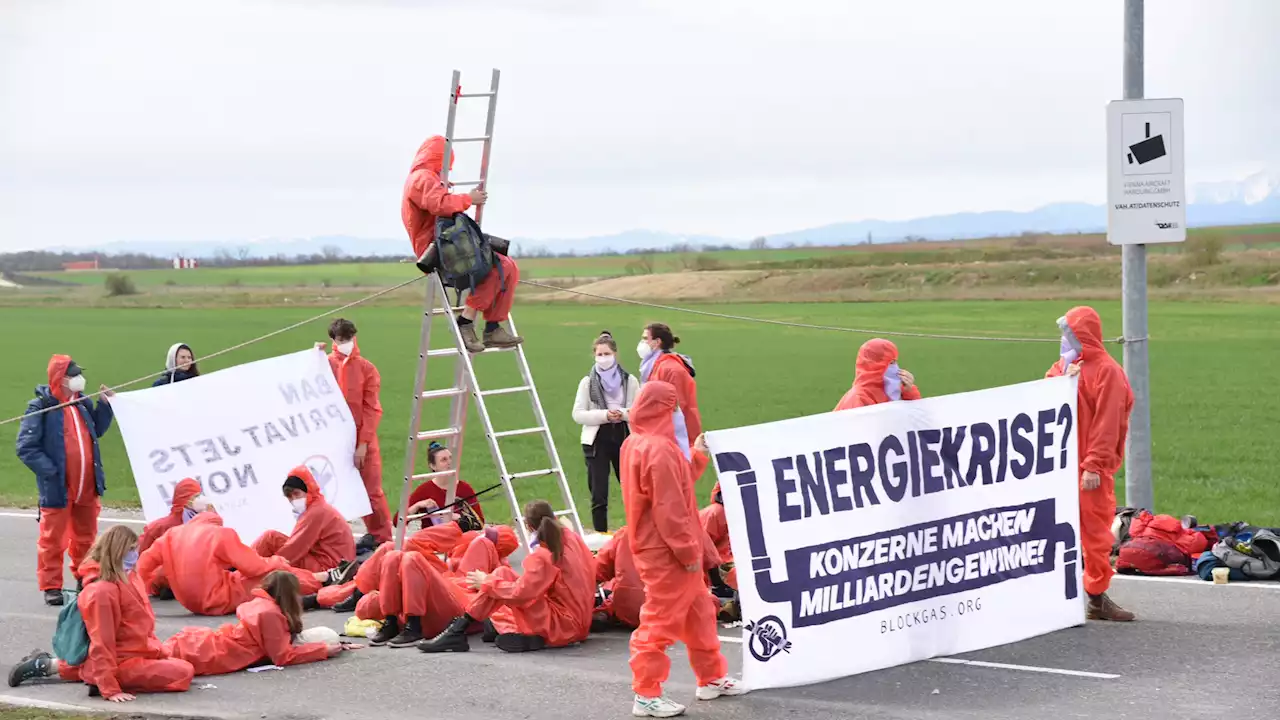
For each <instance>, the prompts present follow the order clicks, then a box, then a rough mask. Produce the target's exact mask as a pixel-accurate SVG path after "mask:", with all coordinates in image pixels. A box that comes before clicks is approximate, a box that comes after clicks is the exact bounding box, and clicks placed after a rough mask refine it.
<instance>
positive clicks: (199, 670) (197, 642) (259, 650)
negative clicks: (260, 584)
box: [164, 589, 329, 675]
mask: <svg viewBox="0 0 1280 720" xmlns="http://www.w3.org/2000/svg"><path fill="white" fill-rule="evenodd" d="M236 619H237V620H238V621H239V622H236V623H227V624H226V625H223V626H222V627H220V628H218V629H216V630H215V629H213V628H208V627H186V628H183V629H182V630H180V631H179V632H178V634H176V635H174V636H173V637H171V638H169V639H168V640H166V641H165V642H164V652H165V654H167V655H168V656H169V657H172V658H177V659H179V660H185V661H187V662H189V663H191V666H192V667H193V668H194V669H195V673H196V675H222V674H225V673H233V672H239V671H241V670H244V669H245V668H247V667H249V666H250V665H253V664H254V663H256V662H258V661H259V660H262V659H264V658H266V659H269V660H270V661H271V662H272V664H275V665H280V666H285V665H301V664H303V663H309V662H317V661H319V660H326V659H328V657H329V647H328V646H327V645H325V644H324V643H322V642H315V643H303V644H302V645H294V644H293V635H292V633H290V632H289V621H288V620H287V619H285V616H284V613H283V612H280V607H279V606H278V605H276V602H275V600H272V599H271V596H270V595H268V594H267V593H266V592H265V591H263V590H260V589H259V590H254V591H253V599H252V600H250V601H249V602H246V603H244V604H243V605H241V606H240V607H238V608H236Z"/></svg>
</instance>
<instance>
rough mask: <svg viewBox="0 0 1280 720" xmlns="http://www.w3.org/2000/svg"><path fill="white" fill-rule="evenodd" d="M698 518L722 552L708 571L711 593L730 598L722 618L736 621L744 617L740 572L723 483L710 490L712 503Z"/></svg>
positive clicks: (723, 620)
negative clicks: (739, 592)
mask: <svg viewBox="0 0 1280 720" xmlns="http://www.w3.org/2000/svg"><path fill="white" fill-rule="evenodd" d="M698 519H699V520H700V521H701V523H702V529H703V530H705V531H706V533H707V537H710V538H711V542H713V543H715V546H716V551H717V552H719V553H720V565H719V566H718V567H714V568H712V569H711V570H709V571H707V575H708V579H709V580H710V581H711V594H712V595H715V596H716V597H718V598H721V599H727V600H728V602H726V603H724V604H723V605H721V606H720V615H719V619H720V620H721V621H722V622H736V621H738V620H741V619H742V613H741V609H740V608H739V607H738V571H737V569H736V568H735V567H734V564H733V548H732V547H731V546H730V545H729V519H728V517H727V516H726V515H725V512H724V493H722V492H721V491H720V483H716V484H715V487H713V488H712V489H711V504H710V505H708V506H706V507H704V508H702V509H701V510H699V511H698Z"/></svg>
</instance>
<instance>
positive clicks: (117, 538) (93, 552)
mask: <svg viewBox="0 0 1280 720" xmlns="http://www.w3.org/2000/svg"><path fill="white" fill-rule="evenodd" d="M137 545H138V533H136V532H134V531H133V530H131V529H130V528H127V527H125V526H124V525H114V526H112V527H110V528H107V531H106V532H104V533H102V534H101V535H99V536H98V539H97V540H94V541H93V547H91V548H89V559H90V560H93V561H94V562H96V563H98V577H99V578H100V579H102V580H106V581H107V582H124V581H125V578H126V577H127V575H128V573H126V572H125V570H124V556H125V555H126V554H128V552H129V551H130V550H132V549H134V548H135V547H137Z"/></svg>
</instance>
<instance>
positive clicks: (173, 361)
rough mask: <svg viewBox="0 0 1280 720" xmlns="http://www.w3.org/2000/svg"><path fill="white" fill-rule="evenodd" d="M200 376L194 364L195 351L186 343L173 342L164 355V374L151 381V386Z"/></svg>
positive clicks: (198, 369) (169, 383)
mask: <svg viewBox="0 0 1280 720" xmlns="http://www.w3.org/2000/svg"><path fill="white" fill-rule="evenodd" d="M199 376H200V368H199V367H198V366H197V365H196V356H195V353H193V352H191V346H190V345H188V344H186V343H174V344H173V345H172V346H170V347H169V352H168V353H167V354H166V355H165V357H164V374H163V375H161V376H160V377H158V378H156V381H155V382H153V383H151V387H160V386H161V385H172V384H173V383H176V382H182V381H183V380H190V379H191V378H194V377H199Z"/></svg>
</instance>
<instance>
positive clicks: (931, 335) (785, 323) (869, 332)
mask: <svg viewBox="0 0 1280 720" xmlns="http://www.w3.org/2000/svg"><path fill="white" fill-rule="evenodd" d="M520 284H521V285H532V286H534V287H540V288H546V289H549V290H557V291H559V292H566V293H572V294H574V295H582V296H584V297H589V298H595V299H597V300H608V301H610V302H616V303H624V304H627V305H639V306H641V307H651V308H657V309H659V310H671V311H674V312H682V313H689V314H691V315H704V316H707V317H715V318H723V319H725V320H740V321H743V322H755V323H763V324H765V325H782V326H784V327H794V328H803V329H806V330H833V331H836V332H847V333H857V334H859V335H888V336H891V337H910V338H926V339H930V340H987V341H991V342H1034V343H1056V342H1059V340H1058V338H1029V337H1000V336H989V335H939V334H935V333H923V332H907V331H903V330H866V329H863V328H851V327H839V326H836V325H813V324H810V323H798V322H791V321H788V320H771V319H769V318H759V317H748V316H746V315H728V314H726V313H717V312H711V311H710V310H694V309H693V308H683V307H677V306H675V305H661V304H659V303H651V302H643V301H641V300H631V299H628V298H620V297H613V296H611V295H596V294H593V293H589V292H583V291H581V290H574V289H573V288H562V287H556V286H555V285H548V284H546V283H540V282H534V281H533V280H521V281H520Z"/></svg>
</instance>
